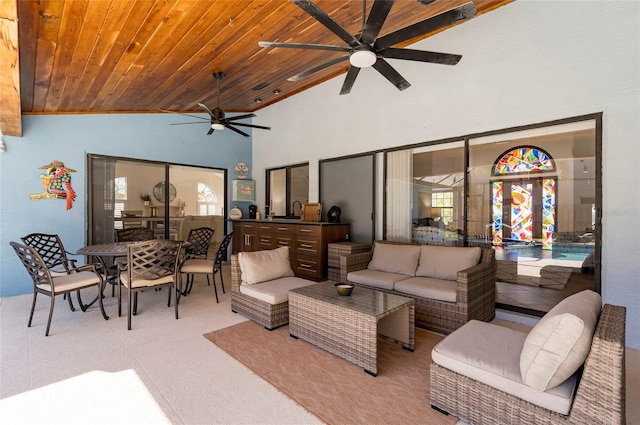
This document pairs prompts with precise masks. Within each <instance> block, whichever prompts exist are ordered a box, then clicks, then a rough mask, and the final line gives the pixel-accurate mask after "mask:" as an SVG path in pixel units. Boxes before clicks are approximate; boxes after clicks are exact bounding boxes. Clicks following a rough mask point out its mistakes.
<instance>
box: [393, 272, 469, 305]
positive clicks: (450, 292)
mask: <svg viewBox="0 0 640 425" xmlns="http://www.w3.org/2000/svg"><path fill="white" fill-rule="evenodd" d="M457 286H458V284H457V282H452V281H450V280H444V279H434V278H432V277H412V278H409V279H405V280H401V281H398V282H396V283H395V285H394V287H393V289H394V290H396V291H398V292H402V293H405V294H408V295H414V296H417V297H422V298H429V299H432V300H439V301H448V302H452V303H454V302H456V299H457V296H456V290H457Z"/></svg>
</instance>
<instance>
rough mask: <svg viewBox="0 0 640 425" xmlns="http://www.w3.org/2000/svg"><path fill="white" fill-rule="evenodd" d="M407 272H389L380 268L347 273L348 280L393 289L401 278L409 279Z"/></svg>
mask: <svg viewBox="0 0 640 425" xmlns="http://www.w3.org/2000/svg"><path fill="white" fill-rule="evenodd" d="M408 278H409V276H407V275H406V274H399V273H387V272H381V271H378V270H369V269H362V270H357V271H355V272H349V273H348V274H347V281H349V282H352V283H361V284H363V285H369V286H374V287H376V288H381V289H389V290H393V288H394V285H395V283H396V282H397V281H399V280H404V279H408Z"/></svg>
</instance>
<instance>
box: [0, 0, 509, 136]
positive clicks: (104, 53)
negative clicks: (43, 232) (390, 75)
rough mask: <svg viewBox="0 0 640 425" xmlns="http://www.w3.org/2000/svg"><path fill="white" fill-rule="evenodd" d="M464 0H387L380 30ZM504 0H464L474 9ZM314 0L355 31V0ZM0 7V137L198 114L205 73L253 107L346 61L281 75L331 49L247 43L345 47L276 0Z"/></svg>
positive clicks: (358, 20)
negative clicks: (34, 129)
mask: <svg viewBox="0 0 640 425" xmlns="http://www.w3.org/2000/svg"><path fill="white" fill-rule="evenodd" d="M467 1H468V0H436V1H435V2H433V3H431V4H429V5H423V4H421V3H419V2H417V1H415V0H398V1H396V2H395V4H394V6H393V8H392V9H391V12H390V13H389V16H388V17H387V20H386V22H385V25H384V26H383V28H382V31H381V32H380V36H382V35H384V34H388V33H390V32H393V31H395V30H398V29H400V28H403V27H405V26H408V25H410V24H413V23H415V22H419V21H422V20H424V19H426V18H428V17H430V16H433V15H435V14H438V13H441V12H443V11H445V10H448V9H451V8H453V7H456V6H459V5H461V4H464V3H465V2H467ZM510 1H512V0H473V2H474V3H475V6H476V9H477V15H479V14H482V13H486V12H488V11H491V10H493V9H495V8H497V7H500V6H502V5H504V4H506V3H509V2H510ZM314 3H315V4H317V5H318V7H320V8H321V9H322V10H324V11H326V12H327V13H328V14H329V15H330V16H331V17H332V18H333V19H334V20H335V21H336V22H338V23H339V24H341V25H342V26H344V27H345V28H346V29H347V30H348V31H349V32H351V33H352V34H356V33H358V32H359V31H360V30H361V27H362V5H363V3H362V2H360V1H344V0H341V1H338V0H317V1H315V2H314ZM372 3H373V1H371V0H369V1H367V2H366V8H367V13H368V10H369V9H370V7H371V4H372ZM16 4H17V6H16ZM16 9H17V17H18V25H17V26H18V28H17V29H16V28H15V27H16V19H15V14H16ZM12 10H13V18H12V15H11V13H12ZM0 12H2V13H3V14H2V16H0V24H1V25H2V37H3V40H0V41H2V45H0V66H2V73H0V95H1V97H0V107H1V109H0V126H2V128H3V130H4V133H5V134H9V135H17V136H20V135H21V133H22V128H21V124H20V117H21V114H38V113H46V114H57V113H109V112H118V113H134V112H158V111H159V110H162V109H164V110H171V111H181V112H202V110H201V109H200V108H199V107H198V106H197V103H198V102H202V103H205V104H207V105H210V106H212V107H215V106H216V103H217V90H216V82H215V80H214V79H213V76H212V73H213V72H216V71H223V72H224V73H225V74H226V76H225V78H224V80H223V81H222V82H221V83H220V104H221V106H222V108H223V109H224V110H225V111H226V112H255V111H256V110H258V109H260V108H262V107H264V106H267V105H270V104H273V103H275V102H278V101H280V100H282V99H285V98H287V97H289V96H291V95H293V94H296V93H299V92H300V91H303V90H305V89H308V88H310V87H312V86H315V85H317V84H319V83H321V82H323V81H326V80H327V79H330V78H333V77H335V76H336V75H339V74H342V73H344V72H346V70H347V68H348V61H345V62H342V63H339V64H336V65H334V66H332V67H329V68H327V69H325V70H323V71H321V72H317V73H315V74H313V75H311V76H309V77H307V78H304V79H301V80H299V81H296V82H290V81H287V78H289V77H291V76H293V75H296V74H298V73H300V72H302V71H305V70H307V69H310V68H312V67H314V66H317V65H319V64H321V63H324V62H326V61H328V60H330V59H332V58H335V57H338V56H340V55H342V53H340V52H327V51H320V50H298V49H281V48H280V49H272V48H261V47H259V46H258V41H278V42H299V43H317V44H333V45H341V46H343V45H345V44H344V42H343V41H342V40H340V39H339V38H338V37H336V36H335V35H333V34H332V33H331V32H330V31H329V30H328V29H327V28H325V27H324V26H322V25H321V24H319V23H318V22H317V21H315V20H314V19H313V18H311V17H310V16H309V15H307V14H306V13H305V12H304V11H303V10H302V9H300V8H299V7H297V6H296V5H295V4H293V3H291V2H288V1H283V0H235V1H232V0H217V1H204V0H157V1H154V0H19V1H18V0H0ZM16 31H17V33H16ZM429 35H431V34H428V35H425V36H424V37H420V38H417V39H413V40H410V41H409V42H407V43H404V45H407V44H410V43H413V42H416V41H418V40H419V39H423V38H426V37H427V36H429ZM18 46H19V50H18V49H17V47H18ZM396 47H402V45H401V46H396ZM446 53H459V52H446ZM18 55H19V56H18ZM18 59H19V68H18V66H14V65H15V64H17V62H18ZM463 61H464V58H463ZM11 66H14V68H11ZM429 66H442V65H432V64H425V67H429ZM9 69H11V72H10V71H9ZM17 69H19V74H18V72H17ZM372 72H374V71H372ZM358 85H359V84H358V82H356V84H355V85H354V90H357V89H358ZM360 89H362V88H360ZM336 96H338V93H336ZM256 99H260V100H261V102H260V103H257V102H256Z"/></svg>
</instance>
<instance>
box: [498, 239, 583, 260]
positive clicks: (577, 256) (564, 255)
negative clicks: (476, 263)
mask: <svg viewBox="0 0 640 425" xmlns="http://www.w3.org/2000/svg"><path fill="white" fill-rule="evenodd" d="M593 250H594V246H593V245H585V244H579V245H554V247H553V249H552V250H543V249H542V245H531V244H523V243H513V244H508V245H506V246H504V247H503V248H502V249H498V250H497V251H503V254H505V255H506V256H508V255H509V253H517V254H518V257H525V258H536V259H555V260H566V261H584V259H585V258H587V256H588V255H589V254H590V253H591V252H592V251H593Z"/></svg>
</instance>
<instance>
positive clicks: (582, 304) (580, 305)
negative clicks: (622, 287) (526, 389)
mask: <svg viewBox="0 0 640 425" xmlns="http://www.w3.org/2000/svg"><path fill="white" fill-rule="evenodd" d="M601 309H602V298H601V297H600V295H599V294H597V293H596V292H593V291H590V290H586V291H582V292H579V293H577V294H574V295H571V296H570V297H567V298H565V299H564V300H562V301H560V303H558V304H557V305H556V306H555V307H554V308H552V309H551V310H550V311H549V312H548V313H547V314H545V316H544V317H543V318H542V319H540V321H539V322H538V323H537V324H536V325H535V326H534V327H533V329H531V331H530V332H529V335H527V338H526V340H525V342H524V346H523V347H522V352H521V354H520V373H521V374H522V381H523V382H524V383H525V384H526V385H528V386H530V387H533V388H535V389H538V390H540V391H546V390H549V389H551V388H554V387H556V386H558V385H560V384H561V383H563V382H564V381H566V380H567V379H568V378H569V377H570V376H571V375H573V374H574V373H575V372H576V371H577V370H578V368H579V367H580V366H581V365H582V364H583V363H584V361H585V359H586V358H587V355H588V354H589V350H590V349H591V339H592V338H593V333H594V332H595V329H596V325H597V323H598V317H599V316H600V311H601Z"/></svg>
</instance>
